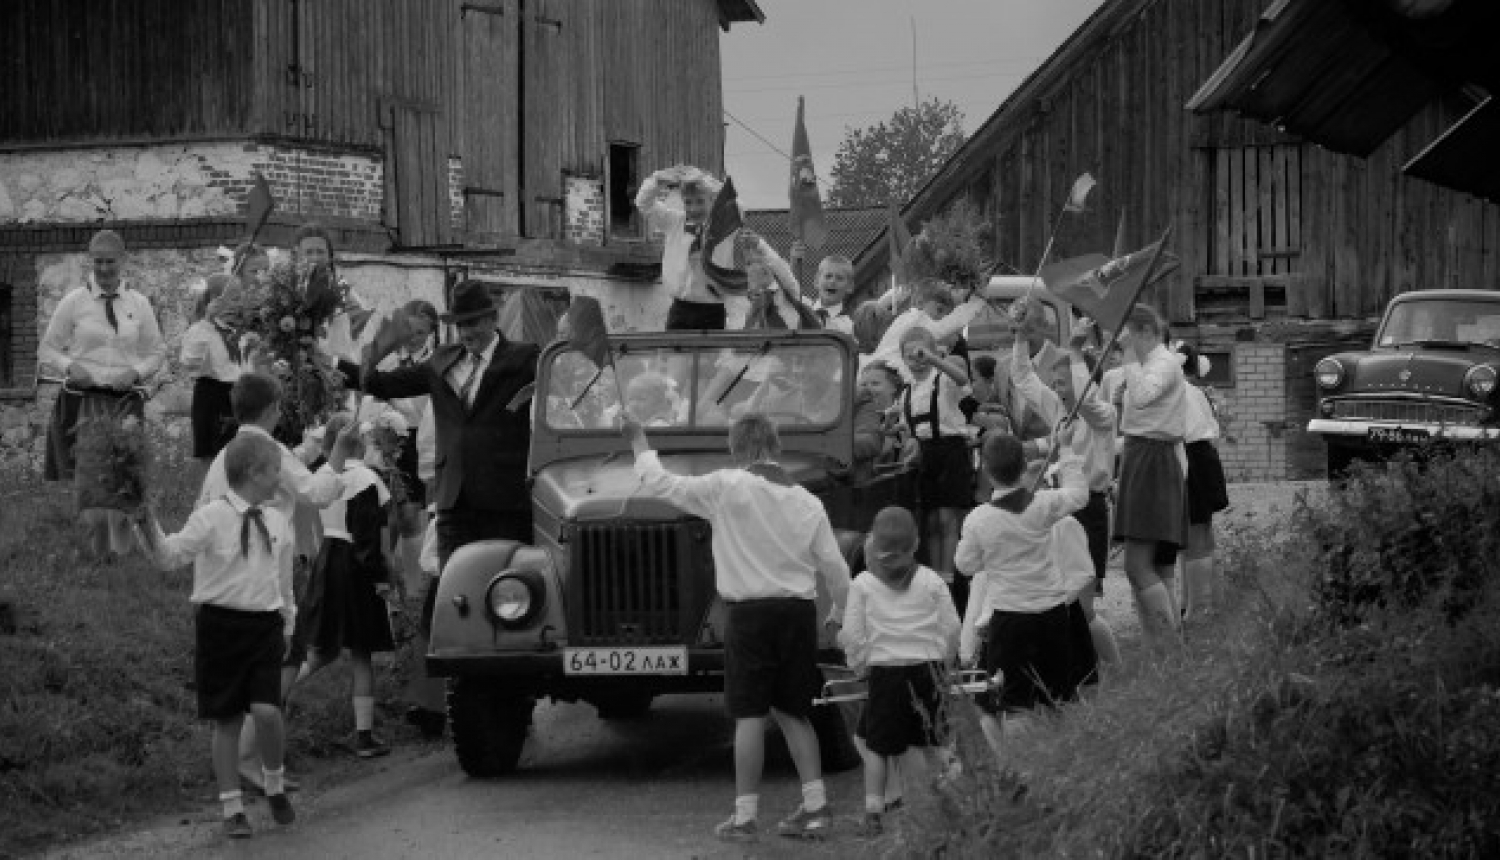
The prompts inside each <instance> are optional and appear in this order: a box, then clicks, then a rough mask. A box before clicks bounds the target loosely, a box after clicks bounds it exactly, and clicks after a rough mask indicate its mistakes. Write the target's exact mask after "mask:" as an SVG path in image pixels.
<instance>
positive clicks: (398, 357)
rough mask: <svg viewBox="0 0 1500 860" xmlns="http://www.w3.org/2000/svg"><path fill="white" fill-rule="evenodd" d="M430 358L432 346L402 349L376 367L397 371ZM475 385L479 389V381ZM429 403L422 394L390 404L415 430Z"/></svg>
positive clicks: (408, 425)
mask: <svg viewBox="0 0 1500 860" xmlns="http://www.w3.org/2000/svg"><path fill="white" fill-rule="evenodd" d="M429 358H432V347H431V346H430V345H429V346H424V347H422V349H420V350H418V351H417V352H408V351H407V350H406V347H402V348H400V349H398V350H396V351H395V352H393V353H391V354H390V355H388V356H386V357H385V358H383V359H381V361H380V364H378V365H376V370H381V371H386V370H395V369H397V368H399V367H411V366H413V365H417V364H425V363H426V362H427V359H429ZM474 385H475V388H476V389H477V388H478V386H479V383H478V381H477V380H476V381H475V383H474ZM455 390H456V389H455ZM427 401H428V395H426V394H421V395H418V396H416V397H398V398H396V399H395V400H392V401H390V404H391V408H393V409H395V410H396V411H397V412H400V413H401V417H402V418H405V419H406V426H407V427H409V428H411V429H413V430H415V429H416V428H417V427H418V426H419V425H420V424H421V423H422V416H423V415H425V414H426V413H427Z"/></svg>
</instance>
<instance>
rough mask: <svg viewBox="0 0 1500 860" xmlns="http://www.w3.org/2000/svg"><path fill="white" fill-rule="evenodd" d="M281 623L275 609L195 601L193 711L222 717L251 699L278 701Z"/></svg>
mask: <svg viewBox="0 0 1500 860" xmlns="http://www.w3.org/2000/svg"><path fill="white" fill-rule="evenodd" d="M283 624H284V620H283V619H282V617H281V613H279V612H241V611H240V610H238V609H225V608H223V607H221V606H212V605H209V604H203V605H200V606H199V607H198V610H197V613H196V619H195V625H194V627H195V633H194V637H195V642H194V645H195V647H194V650H193V677H194V680H195V682H196V684H197V688H198V716H200V717H202V718H204V719H208V720H221V719H226V718H229V717H236V716H239V715H241V714H244V713H245V712H246V711H248V710H250V706H251V705H253V704H265V705H276V706H278V707H280V705H281V661H282V653H283V651H285V649H286V641H285V639H284V637H283V634H282V630H283V629H284V628H283Z"/></svg>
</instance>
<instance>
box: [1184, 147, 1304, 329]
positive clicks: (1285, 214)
mask: <svg viewBox="0 0 1500 860" xmlns="http://www.w3.org/2000/svg"><path fill="white" fill-rule="evenodd" d="M1207 155H1208V173H1209V189H1210V190H1211V194H1212V199H1211V205H1212V210H1211V211H1212V217H1211V218H1209V219H1208V222H1209V224H1211V225H1212V226H1211V227H1210V229H1209V231H1208V236H1207V239H1208V274H1207V275H1206V276H1204V277H1201V278H1199V279H1197V284H1196V285H1195V286H1196V289H1195V290H1194V293H1195V295H1194V305H1195V307H1196V310H1197V313H1196V316H1197V318H1198V320H1199V322H1208V321H1212V319H1213V318H1214V317H1216V316H1225V317H1230V316H1233V317H1245V316H1248V317H1249V318H1250V319H1264V318H1266V317H1267V316H1268V315H1269V316H1278V315H1282V314H1284V313H1285V311H1286V306H1287V298H1288V293H1289V285H1290V284H1291V283H1292V281H1293V279H1294V277H1295V275H1296V274H1297V272H1298V267H1299V263H1300V259H1299V258H1300V257H1301V255H1302V149H1301V146H1300V145H1298V144H1274V145H1265V146H1238V147H1223V148H1220V149H1215V150H1209V151H1208V153H1207Z"/></svg>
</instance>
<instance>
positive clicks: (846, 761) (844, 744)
mask: <svg viewBox="0 0 1500 860" xmlns="http://www.w3.org/2000/svg"><path fill="white" fill-rule="evenodd" d="M853 708H854V709H857V708H858V705H854V706H853ZM808 720H809V721H811V722H812V727H813V732H815V733H816V734H817V736H818V755H819V756H820V757H821V758H822V760H823V772H824V773H843V772H844V771H846V770H853V769H854V768H856V767H859V766H860V763H861V759H860V757H859V750H858V749H857V748H856V747H855V746H854V732H853V730H852V729H850V726H851V725H852V723H851V722H850V721H849V719H848V718H847V715H846V714H845V710H844V708H843V706H842V705H837V704H834V705H818V706H817V707H815V708H813V709H812V714H811V715H809V716H808Z"/></svg>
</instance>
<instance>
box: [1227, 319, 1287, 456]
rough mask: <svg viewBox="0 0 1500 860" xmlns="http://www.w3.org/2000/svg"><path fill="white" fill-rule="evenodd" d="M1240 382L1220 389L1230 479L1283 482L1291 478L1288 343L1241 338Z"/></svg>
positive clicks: (1236, 377) (1236, 367)
mask: <svg viewBox="0 0 1500 860" xmlns="http://www.w3.org/2000/svg"><path fill="white" fill-rule="evenodd" d="M1233 354H1234V386H1233V387H1230V388H1224V389H1222V390H1221V391H1220V393H1221V394H1223V395H1224V399H1225V401H1226V405H1227V407H1228V409H1227V411H1228V420H1227V421H1226V420H1224V417H1225V416H1220V432H1221V435H1222V437H1223V438H1222V439H1221V441H1220V443H1219V459H1220V460H1222V461H1223V463H1224V473H1225V477H1227V478H1228V479H1229V480H1230V481H1280V480H1285V479H1286V477H1287V436H1286V432H1285V430H1286V421H1287V384H1286V383H1287V376H1286V346H1285V345H1284V344H1279V343H1254V342H1250V343H1236V344H1234V347H1233Z"/></svg>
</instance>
